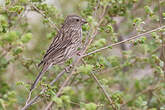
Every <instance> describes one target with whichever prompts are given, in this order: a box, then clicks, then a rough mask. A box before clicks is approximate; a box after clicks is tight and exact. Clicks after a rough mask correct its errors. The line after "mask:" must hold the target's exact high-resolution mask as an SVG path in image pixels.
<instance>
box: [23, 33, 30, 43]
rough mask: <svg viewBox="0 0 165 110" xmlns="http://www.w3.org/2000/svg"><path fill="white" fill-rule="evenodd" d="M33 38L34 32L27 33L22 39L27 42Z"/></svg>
mask: <svg viewBox="0 0 165 110" xmlns="http://www.w3.org/2000/svg"><path fill="white" fill-rule="evenodd" d="M31 38H32V33H26V34H24V35H23V36H22V38H21V41H22V42H23V43H27V42H29V41H30V40H31Z"/></svg>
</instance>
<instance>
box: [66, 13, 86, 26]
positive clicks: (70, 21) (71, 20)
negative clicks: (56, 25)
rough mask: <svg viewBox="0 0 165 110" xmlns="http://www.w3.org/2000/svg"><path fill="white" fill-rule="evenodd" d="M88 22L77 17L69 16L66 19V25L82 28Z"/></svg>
mask: <svg viewBox="0 0 165 110" xmlns="http://www.w3.org/2000/svg"><path fill="white" fill-rule="evenodd" d="M86 23H87V22H86V20H85V19H83V18H82V17H80V16H77V15H68V16H67V17H66V19H65V24H67V25H72V26H82V25H83V24H86Z"/></svg>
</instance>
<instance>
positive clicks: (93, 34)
mask: <svg viewBox="0 0 165 110" xmlns="http://www.w3.org/2000/svg"><path fill="white" fill-rule="evenodd" d="M106 9H107V6H106V7H104V9H103V13H102V14H101V18H100V21H99V24H98V26H96V28H95V30H94V32H92V35H91V39H90V40H89V42H88V43H87V45H86V46H85V47H84V50H83V52H82V53H81V56H80V57H79V58H78V59H77V60H76V62H75V64H74V65H77V64H78V63H79V61H80V60H81V58H83V55H84V54H85V52H86V51H87V49H88V47H89V45H90V44H91V43H92V41H93V40H94V38H95V36H96V35H97V33H98V30H97V27H99V26H100V24H101V23H102V21H103V17H104V15H105V13H106ZM74 70H75V66H74V67H73V69H72V71H71V73H70V75H69V76H68V77H67V79H66V80H65V82H64V83H63V84H62V86H61V88H60V89H59V91H58V93H57V94H56V96H57V97H59V95H60V94H61V92H62V90H63V88H64V87H65V86H66V85H67V84H68V83H69V80H70V78H71V77H72V76H73V75H74V72H75V71H74ZM52 105H53V101H51V102H50V103H49V104H48V106H47V107H46V108H45V110H49V109H50V108H51V106H52Z"/></svg>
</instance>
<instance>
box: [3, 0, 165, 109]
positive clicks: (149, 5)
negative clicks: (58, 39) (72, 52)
mask: <svg viewBox="0 0 165 110" xmlns="http://www.w3.org/2000/svg"><path fill="white" fill-rule="evenodd" d="M164 7H165V0H0V110H19V109H21V108H22V107H23V106H24V104H25V102H26V100H27V97H28V93H29V88H30V85H31V84H32V82H33V81H34V80H35V78H36V76H37V74H38V72H39V71H40V69H39V68H38V67H37V64H38V63H39V62H40V61H41V59H42V57H43V55H44V53H45V51H46V49H47V48H48V46H49V44H50V43H51V40H52V39H53V37H55V35H56V34H57V30H56V29H55V27H54V25H56V26H57V27H58V28H60V27H61V25H62V23H63V21H64V19H65V17H66V16H67V15H69V14H77V15H80V16H82V17H83V18H85V19H86V20H87V21H88V24H86V25H84V26H83V43H84V42H85V40H86V37H87V36H88V33H89V34H90V35H92V34H93V32H94V30H98V34H97V35H96V37H95V38H94V40H93V42H92V43H91V45H90V46H89V47H88V49H87V52H86V53H88V52H92V51H94V50H97V49H99V48H101V47H104V46H106V45H108V44H114V43H117V42H120V41H122V40H125V39H129V38H131V37H133V36H135V35H138V34H141V33H145V32H147V31H150V30H153V29H157V28H159V27H161V26H163V25H164V18H165V8H164ZM103 13H105V14H104V15H103V16H102V14H103ZM100 19H101V20H102V22H101V24H100V25H98V24H99V22H100ZM164 34H165V30H164V29H163V28H162V29H157V30H156V31H154V32H149V34H146V35H142V36H140V37H139V38H138V39H134V40H131V41H129V42H125V43H122V44H119V45H117V46H115V47H110V48H108V49H105V50H103V51H101V52H97V53H94V54H92V55H89V56H86V57H84V58H83V60H84V62H85V64H86V65H84V64H83V63H82V62H79V65H76V71H75V73H76V74H75V75H74V76H73V77H72V78H71V80H70V82H69V85H68V86H67V87H65V88H64V91H63V92H62V94H61V96H60V97H58V98H57V97H56V96H55V93H56V92H57V91H58V90H59V88H60V87H61V85H62V83H63V82H64V81H65V79H66V78H67V76H68V74H64V75H63V76H62V77H61V78H60V79H59V80H58V81H57V82H56V83H55V84H54V86H49V85H47V84H48V83H49V82H50V81H51V80H53V79H54V78H55V77H56V76H57V74H58V73H59V72H60V71H62V70H63V69H64V67H65V66H66V65H69V64H71V63H72V60H69V61H68V62H66V64H64V65H55V66H54V67H52V68H51V69H50V70H49V71H48V72H47V73H46V74H45V76H44V77H43V79H42V80H41V82H40V84H39V85H38V86H37V89H36V90H34V92H33V95H32V97H34V96H35V95H37V94H38V93H39V91H40V90H41V89H42V88H45V87H46V86H48V89H47V92H45V93H43V94H42V97H41V99H42V100H41V101H40V102H38V103H36V104H34V105H32V106H30V107H29V108H28V110H45V107H46V106H47V104H48V103H49V102H50V101H54V102H55V104H54V106H53V107H52V110H114V109H113V108H112V106H111V104H109V101H108V100H107V98H106V97H105V95H104V93H103V91H102V90H101V89H100V87H99V85H98V84H97V82H96V81H95V80H94V79H93V78H92V77H91V72H94V73H95V75H96V77H97V78H98V80H99V82H100V83H101V85H102V86H103V87H104V88H105V90H106V92H107V93H108V95H109V96H110V98H111V99H112V101H113V104H114V105H115V107H116V109H117V110H165V66H164V62H165V53H164V51H165V49H164V46H165V43H164V42H165V41H164ZM89 39H91V36H90V37H89ZM73 59H75V58H73Z"/></svg>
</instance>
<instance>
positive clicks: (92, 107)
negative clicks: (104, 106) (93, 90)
mask: <svg viewBox="0 0 165 110" xmlns="http://www.w3.org/2000/svg"><path fill="white" fill-rule="evenodd" d="M96 109H97V105H96V104H95V103H88V104H85V110H96Z"/></svg>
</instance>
